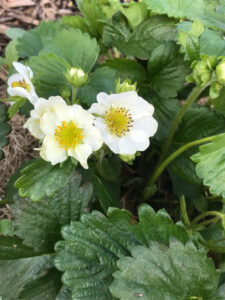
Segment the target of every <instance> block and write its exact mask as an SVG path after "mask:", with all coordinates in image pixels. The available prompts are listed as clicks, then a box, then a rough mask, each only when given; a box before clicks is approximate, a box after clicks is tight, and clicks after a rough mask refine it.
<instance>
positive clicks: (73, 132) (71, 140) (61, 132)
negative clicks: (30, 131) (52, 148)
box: [55, 121, 84, 150]
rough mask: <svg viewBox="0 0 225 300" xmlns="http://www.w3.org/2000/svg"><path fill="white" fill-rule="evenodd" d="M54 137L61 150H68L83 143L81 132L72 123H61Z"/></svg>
mask: <svg viewBox="0 0 225 300" xmlns="http://www.w3.org/2000/svg"><path fill="white" fill-rule="evenodd" d="M55 137H56V139H57V141H58V143H59V146H60V147H61V148H64V149H65V150H68V149H69V148H74V147H75V146H76V145H78V144H81V143H82V141H83V137H84V136H83V130H82V129H80V128H78V127H77V126H76V125H75V124H74V122H73V121H70V122H64V121H63V122H62V124H61V126H57V128H56V129H55Z"/></svg>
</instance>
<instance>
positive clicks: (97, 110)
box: [88, 103, 106, 115]
mask: <svg viewBox="0 0 225 300" xmlns="http://www.w3.org/2000/svg"><path fill="white" fill-rule="evenodd" d="M88 111H89V112H90V113H92V114H98V115H104V114H105V111H106V110H105V106H104V105H102V104H98V103H94V104H92V106H91V107H90V108H89V110H88Z"/></svg>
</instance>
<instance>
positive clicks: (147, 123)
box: [133, 116, 158, 137]
mask: <svg viewBox="0 0 225 300" xmlns="http://www.w3.org/2000/svg"><path fill="white" fill-rule="evenodd" d="M133 129H134V130H141V131H143V132H145V133H146V134H147V135H148V136H149V137H150V136H154V135H155V133H156V131H157V129H158V122H157V121H156V120H155V119H154V118H153V117H150V116H148V117H143V118H141V119H137V120H135V121H134V122H133Z"/></svg>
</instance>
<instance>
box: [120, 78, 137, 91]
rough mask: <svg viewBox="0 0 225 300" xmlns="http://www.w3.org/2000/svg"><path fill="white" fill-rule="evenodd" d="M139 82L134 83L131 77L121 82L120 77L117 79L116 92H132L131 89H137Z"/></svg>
mask: <svg viewBox="0 0 225 300" xmlns="http://www.w3.org/2000/svg"><path fill="white" fill-rule="evenodd" d="M136 87H137V82H135V83H134V84H132V82H131V80H130V79H126V80H125V81H123V82H122V83H120V78H119V79H118V80H117V81H116V93H117V94H119V93H124V92H130V91H136V90H137V89H136Z"/></svg>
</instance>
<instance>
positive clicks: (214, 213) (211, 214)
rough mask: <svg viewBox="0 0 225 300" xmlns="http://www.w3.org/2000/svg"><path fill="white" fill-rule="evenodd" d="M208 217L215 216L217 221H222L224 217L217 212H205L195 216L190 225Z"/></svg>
mask: <svg viewBox="0 0 225 300" xmlns="http://www.w3.org/2000/svg"><path fill="white" fill-rule="evenodd" d="M208 216H217V217H218V218H219V219H223V217H224V215H223V214H222V213H220V212H219V211H216V210H212V211H205V212H204V213H202V214H200V215H199V216H197V217H196V218H195V219H194V220H193V221H192V222H191V225H195V224H197V223H198V221H200V220H201V219H203V218H205V217H208Z"/></svg>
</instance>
